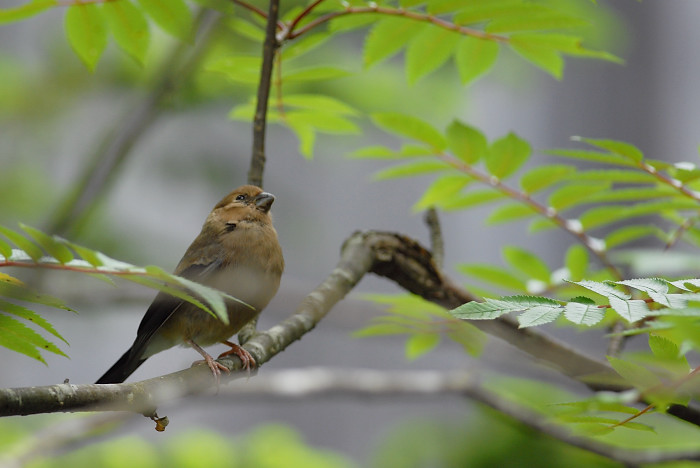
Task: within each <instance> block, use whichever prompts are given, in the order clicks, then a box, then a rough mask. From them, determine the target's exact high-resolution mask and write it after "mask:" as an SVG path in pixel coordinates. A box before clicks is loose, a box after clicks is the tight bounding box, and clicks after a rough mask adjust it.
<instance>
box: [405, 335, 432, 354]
mask: <svg viewBox="0 0 700 468" xmlns="http://www.w3.org/2000/svg"><path fill="white" fill-rule="evenodd" d="M439 344H440V334H439V333H418V334H415V335H411V336H410V337H409V338H408V339H407V340H406V359H408V360H409V361H413V360H415V359H418V358H419V357H421V356H423V355H424V354H427V353H429V352H430V351H432V350H433V349H435V348H436V347H437V345H439Z"/></svg>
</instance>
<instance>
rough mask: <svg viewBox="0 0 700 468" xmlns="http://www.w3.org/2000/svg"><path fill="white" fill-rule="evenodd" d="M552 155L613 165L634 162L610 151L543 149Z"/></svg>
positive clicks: (628, 164) (625, 164)
mask: <svg viewBox="0 0 700 468" xmlns="http://www.w3.org/2000/svg"><path fill="white" fill-rule="evenodd" d="M545 153H547V154H550V155H552V156H561V157H565V158H571V159H580V160H583V161H589V162H596V163H605V164H612V165H615V166H629V167H634V166H635V164H634V162H632V161H631V160H630V159H629V158H625V157H623V156H619V155H617V154H611V153H601V152H600V151H588V150H570V149H554V150H548V151H545Z"/></svg>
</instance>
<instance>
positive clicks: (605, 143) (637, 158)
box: [579, 138, 644, 162]
mask: <svg viewBox="0 0 700 468" xmlns="http://www.w3.org/2000/svg"><path fill="white" fill-rule="evenodd" d="M579 140H580V141H583V142H586V143H588V144H589V145H592V146H597V147H598V148H602V149H605V150H608V151H610V152H611V153H613V154H615V155H618V156H622V157H623V158H626V159H629V160H631V161H634V162H641V161H642V160H643V159H644V154H642V152H641V151H640V150H639V148H637V147H636V146H634V145H630V144H629V143H624V142H622V141H615V140H601V139H595V138H579Z"/></svg>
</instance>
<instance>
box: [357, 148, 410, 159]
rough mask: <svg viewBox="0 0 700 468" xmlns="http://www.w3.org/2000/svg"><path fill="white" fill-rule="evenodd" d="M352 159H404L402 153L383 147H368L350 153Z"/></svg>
mask: <svg viewBox="0 0 700 468" xmlns="http://www.w3.org/2000/svg"><path fill="white" fill-rule="evenodd" d="M348 157H350V158H352V159H404V157H405V156H403V155H402V154H401V153H399V152H397V151H394V150H393V149H391V148H387V147H386V146H382V145H374V146H366V147H364V148H360V149H357V150H355V151H353V152H352V153H350V154H349V155H348Z"/></svg>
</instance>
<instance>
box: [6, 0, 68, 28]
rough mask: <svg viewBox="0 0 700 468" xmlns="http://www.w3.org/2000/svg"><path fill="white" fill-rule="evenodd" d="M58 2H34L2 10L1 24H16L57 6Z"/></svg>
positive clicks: (40, 0)
mask: <svg viewBox="0 0 700 468" xmlns="http://www.w3.org/2000/svg"><path fill="white" fill-rule="evenodd" d="M57 3H58V2H57V1H56V0H32V1H31V2H27V3H25V4H23V5H19V6H16V7H14V8H2V9H0V24H6V23H14V22H16V21H20V20H23V19H26V18H29V17H31V16H34V15H36V14H38V13H41V12H42V11H44V10H47V9H49V8H51V7H53V6H56V4H57Z"/></svg>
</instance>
